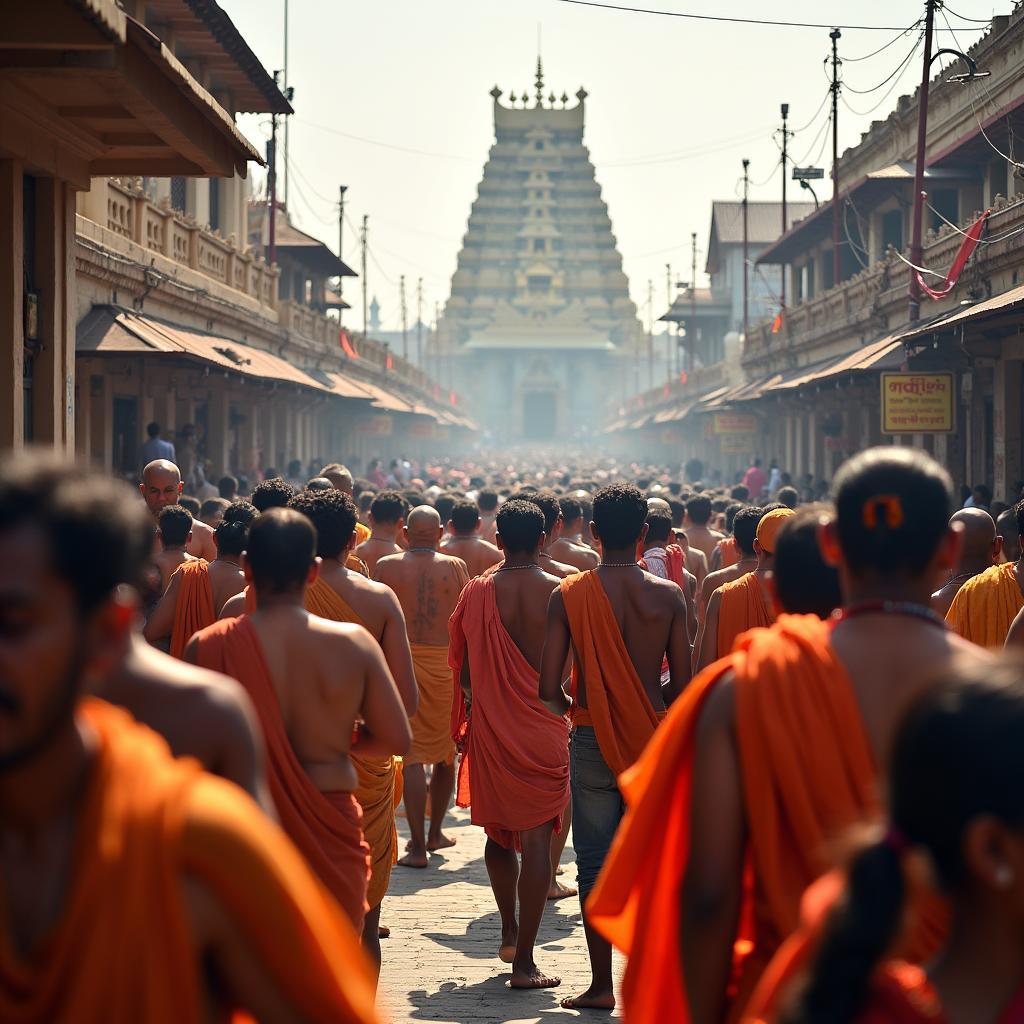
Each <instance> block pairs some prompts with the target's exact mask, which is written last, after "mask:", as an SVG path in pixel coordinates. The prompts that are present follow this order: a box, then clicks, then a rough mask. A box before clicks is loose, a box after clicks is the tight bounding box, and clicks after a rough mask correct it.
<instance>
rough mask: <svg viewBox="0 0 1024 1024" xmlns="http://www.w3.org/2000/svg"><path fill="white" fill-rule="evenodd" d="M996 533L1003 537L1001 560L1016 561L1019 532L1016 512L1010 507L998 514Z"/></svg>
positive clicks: (1018, 554) (1017, 557)
mask: <svg viewBox="0 0 1024 1024" xmlns="http://www.w3.org/2000/svg"><path fill="white" fill-rule="evenodd" d="M996 533H998V534H999V536H1000V537H1002V539H1003V552H1002V561H1004V562H1016V561H1017V560H1018V559H1019V558H1020V533H1018V530H1017V514H1016V513H1015V512H1014V510H1013V509H1012V508H1008V509H1007V510H1006V511H1005V512H1001V513H1000V514H999V518H998V519H997V520H996Z"/></svg>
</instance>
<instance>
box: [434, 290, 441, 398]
mask: <svg viewBox="0 0 1024 1024" xmlns="http://www.w3.org/2000/svg"><path fill="white" fill-rule="evenodd" d="M434 374H435V376H434V380H435V381H437V383H438V384H440V383H441V303H440V302H435V303H434Z"/></svg>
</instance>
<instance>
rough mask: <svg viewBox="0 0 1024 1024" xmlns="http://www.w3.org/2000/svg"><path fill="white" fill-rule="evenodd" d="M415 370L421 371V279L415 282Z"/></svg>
mask: <svg viewBox="0 0 1024 1024" xmlns="http://www.w3.org/2000/svg"><path fill="white" fill-rule="evenodd" d="M416 369H417V370H422V369H423V278H422V277H421V278H418V279H417V281H416Z"/></svg>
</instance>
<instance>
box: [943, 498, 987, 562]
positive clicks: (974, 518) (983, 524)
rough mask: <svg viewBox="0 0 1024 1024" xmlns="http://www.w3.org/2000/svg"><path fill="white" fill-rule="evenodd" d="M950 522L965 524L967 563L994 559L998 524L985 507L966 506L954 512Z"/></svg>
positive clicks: (965, 560) (964, 543)
mask: <svg viewBox="0 0 1024 1024" xmlns="http://www.w3.org/2000/svg"><path fill="white" fill-rule="evenodd" d="M949 521H950V524H952V523H960V524H961V525H962V526H963V538H964V542H963V553H962V555H961V560H962V561H963V562H965V563H976V562H984V561H987V560H993V561H994V557H993V556H994V554H995V551H994V548H995V544H996V524H995V522H994V521H993V520H992V517H991V516H990V515H989V514H988V513H987V512H986V511H985V510H984V509H983V508H964V509H961V510H960V511H959V512H956V513H954V514H953V516H952V517H951V518H950V520H949Z"/></svg>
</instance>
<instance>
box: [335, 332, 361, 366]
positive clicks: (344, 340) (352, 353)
mask: <svg viewBox="0 0 1024 1024" xmlns="http://www.w3.org/2000/svg"><path fill="white" fill-rule="evenodd" d="M338 341H339V342H340V344H341V350H342V352H344V353H345V355H346V356H347V357H348V358H349V359H358V358H359V353H358V352H357V351H356V350H355V347H354V346H353V345H352V339H351V338H349V336H348V331H346V330H345V328H344V327H339V328H338Z"/></svg>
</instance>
